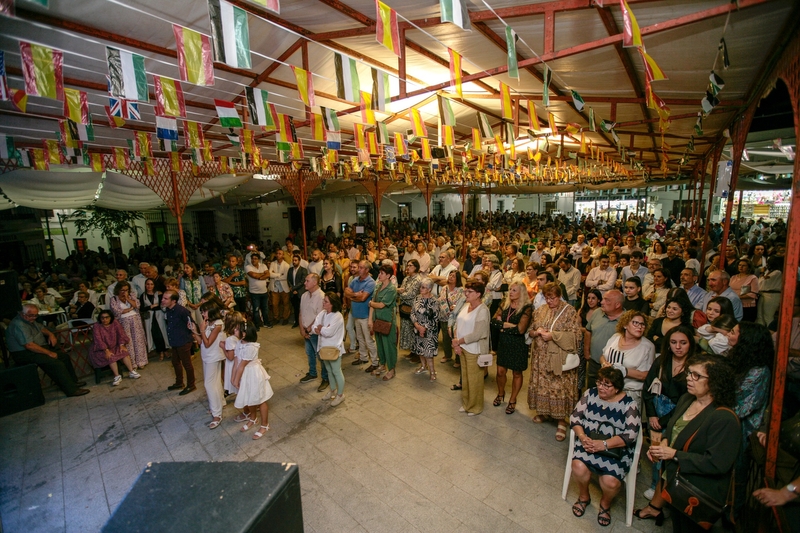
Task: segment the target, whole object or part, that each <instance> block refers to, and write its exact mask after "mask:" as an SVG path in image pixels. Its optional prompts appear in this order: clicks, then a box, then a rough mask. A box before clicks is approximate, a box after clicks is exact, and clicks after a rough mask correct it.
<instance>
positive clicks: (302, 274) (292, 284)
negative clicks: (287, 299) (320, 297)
mask: <svg viewBox="0 0 800 533" xmlns="http://www.w3.org/2000/svg"><path fill="white" fill-rule="evenodd" d="M306 276H308V270H306V269H305V268H303V267H301V266H299V267H297V268H295V267H289V271H288V272H287V273H286V282H287V283H288V284H289V295H290V296H291V297H292V298H295V297H296V298H300V297H301V296H302V295H303V293H304V292H306V286H305V285H304V283H305V281H306ZM294 291H297V294H294Z"/></svg>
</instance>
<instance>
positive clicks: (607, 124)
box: [600, 119, 617, 133]
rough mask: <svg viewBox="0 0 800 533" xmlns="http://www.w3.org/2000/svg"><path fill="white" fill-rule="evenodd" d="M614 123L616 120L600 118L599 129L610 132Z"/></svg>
mask: <svg viewBox="0 0 800 533" xmlns="http://www.w3.org/2000/svg"><path fill="white" fill-rule="evenodd" d="M616 125H617V124H616V122H611V121H610V120H606V119H602V120H601V121H600V129H601V130H603V131H604V132H606V133H610V132H611V130H613V129H614V127H615V126H616Z"/></svg>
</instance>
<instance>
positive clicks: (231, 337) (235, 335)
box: [222, 311, 244, 422]
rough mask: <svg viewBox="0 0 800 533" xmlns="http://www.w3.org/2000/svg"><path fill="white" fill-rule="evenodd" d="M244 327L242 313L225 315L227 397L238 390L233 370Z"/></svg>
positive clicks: (225, 382) (225, 385) (225, 386)
mask: <svg viewBox="0 0 800 533" xmlns="http://www.w3.org/2000/svg"><path fill="white" fill-rule="evenodd" d="M243 325H244V316H243V315H242V314H241V313H237V312H236V311H232V312H230V313H228V314H227V315H225V327H224V329H223V331H224V332H225V335H227V338H226V339H225V343H224V345H222V349H223V350H224V351H225V378H224V384H223V388H224V389H225V395H226V396H229V395H231V394H236V392H237V389H236V387H234V386H233V384H232V383H231V377H232V376H233V369H234V367H235V366H236V363H237V360H236V345H237V344H239V336H240V335H239V329H240V328H241V327H242V326H243ZM235 420H236V421H237V422H244V418H241V419H239V417H237V418H236V419H235Z"/></svg>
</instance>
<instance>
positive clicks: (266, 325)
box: [264, 322, 272, 329]
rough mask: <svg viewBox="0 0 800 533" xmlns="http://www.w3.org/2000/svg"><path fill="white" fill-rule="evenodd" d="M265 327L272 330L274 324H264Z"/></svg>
mask: <svg viewBox="0 0 800 533" xmlns="http://www.w3.org/2000/svg"><path fill="white" fill-rule="evenodd" d="M264 327H265V328H267V329H272V322H267V323H266V324H264Z"/></svg>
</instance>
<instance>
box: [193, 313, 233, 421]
mask: <svg viewBox="0 0 800 533" xmlns="http://www.w3.org/2000/svg"><path fill="white" fill-rule="evenodd" d="M199 311H200V316H201V321H200V331H199V332H194V335H195V339H196V340H197V343H198V344H199V345H200V357H201V359H202V360H203V384H204V385H205V388H206V395H207V396H208V409H209V410H210V411H211V416H212V417H213V420H211V423H209V424H208V429H214V428H216V427H218V426H219V425H220V423H221V422H222V408H223V407H225V393H224V392H223V390H222V364H221V363H222V361H224V360H225V351H224V350H223V346H225V337H226V336H225V333H224V332H223V331H222V328H223V326H224V323H223V321H222V315H221V314H220V309H219V307H217V306H216V305H215V304H213V303H211V302H206V303H204V304H201V305H200V307H199Z"/></svg>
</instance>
